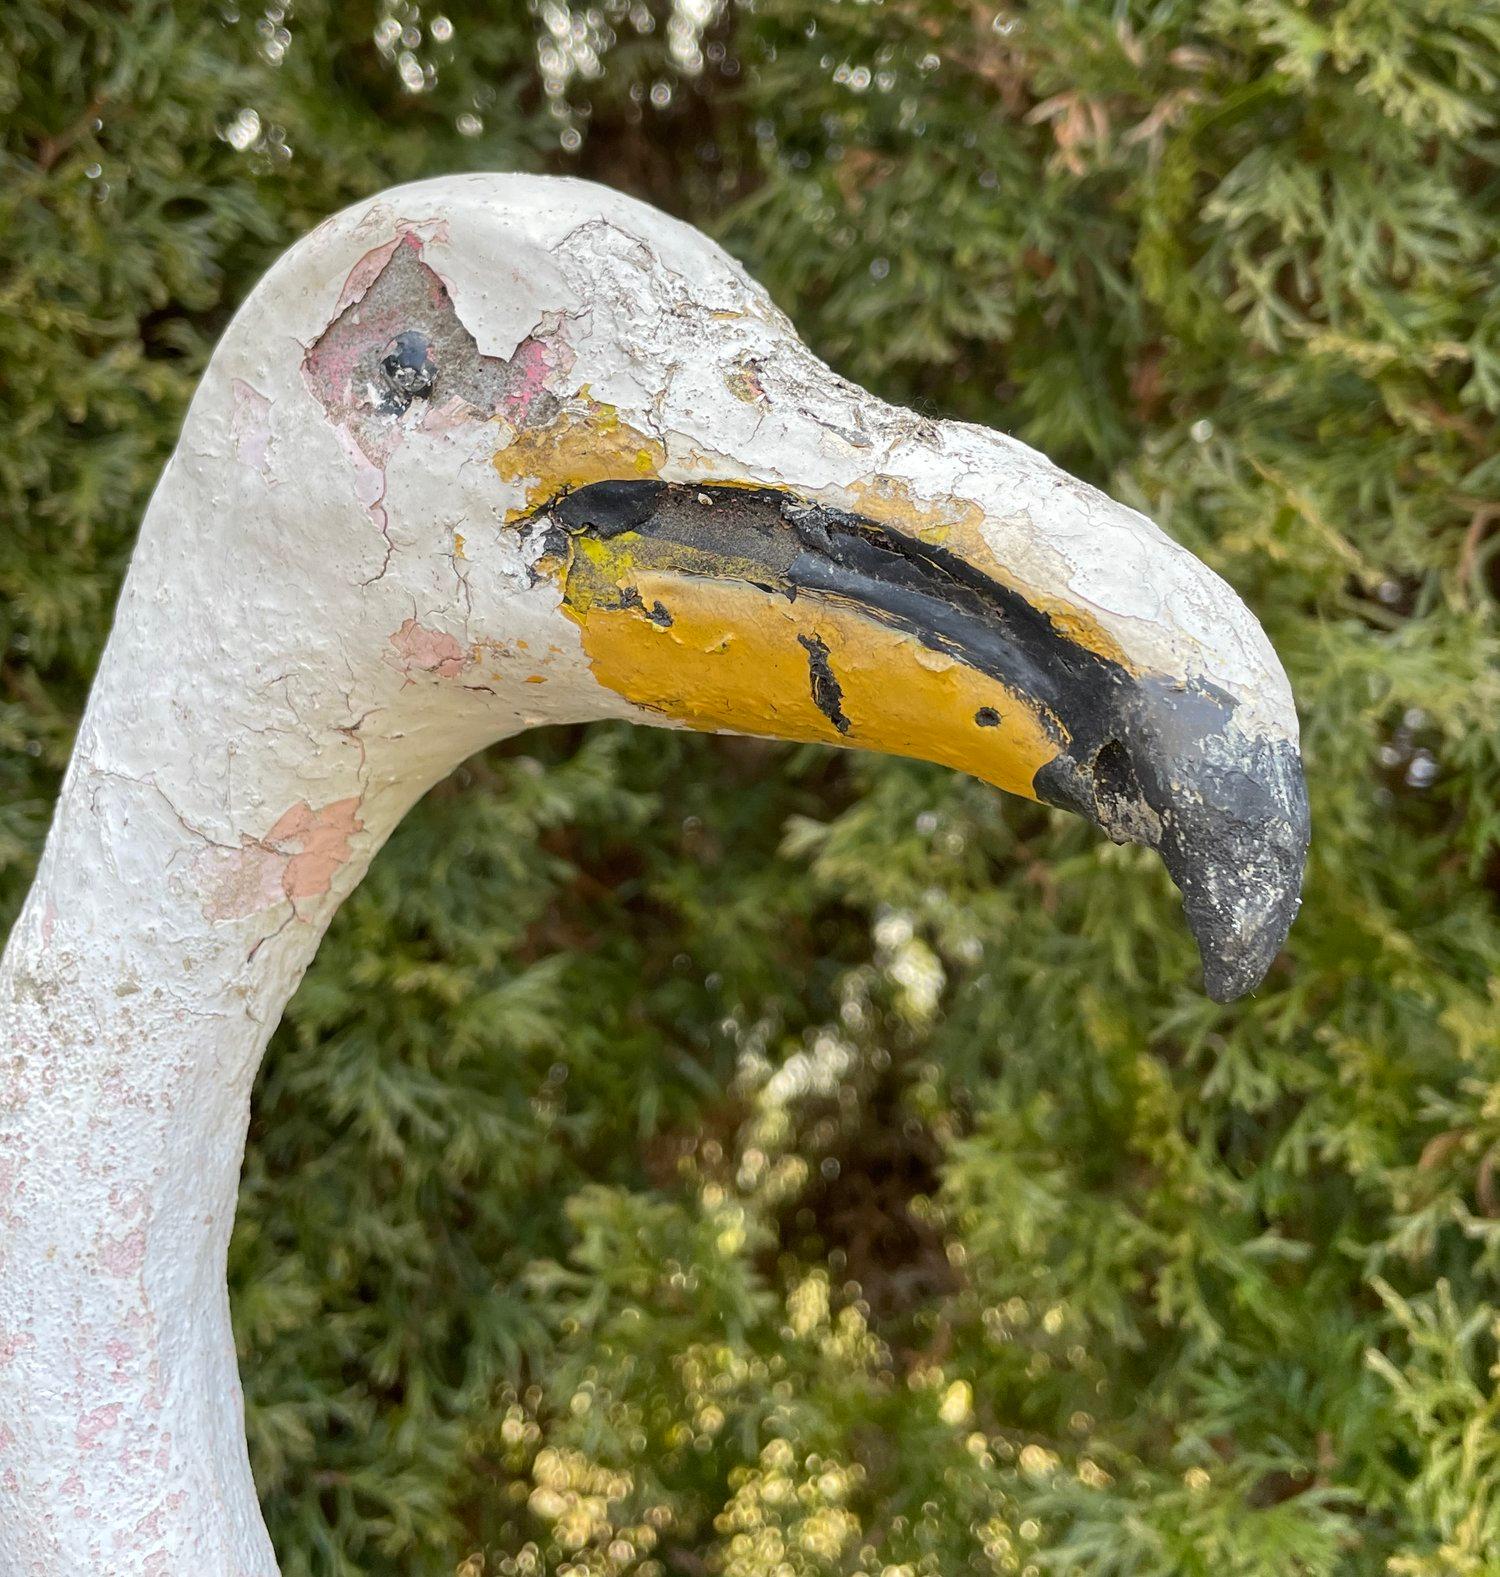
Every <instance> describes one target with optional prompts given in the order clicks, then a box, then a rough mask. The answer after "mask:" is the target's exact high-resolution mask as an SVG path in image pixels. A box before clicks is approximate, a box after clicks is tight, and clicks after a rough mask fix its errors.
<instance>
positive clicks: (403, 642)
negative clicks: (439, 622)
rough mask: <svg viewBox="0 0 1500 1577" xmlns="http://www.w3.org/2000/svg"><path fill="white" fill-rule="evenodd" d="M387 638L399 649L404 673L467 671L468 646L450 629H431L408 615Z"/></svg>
mask: <svg viewBox="0 0 1500 1577" xmlns="http://www.w3.org/2000/svg"><path fill="white" fill-rule="evenodd" d="M387 639H388V640H389V641H390V643H391V645H392V646H393V647H395V649H396V656H397V657H398V659H399V660H400V667H401V671H402V672H403V673H406V674H410V673H413V672H418V673H430V674H435V675H436V676H437V677H438V678H439V679H456V678H457V677H458V676H459V674H461V673H462V672H463V671H464V664H465V654H464V648H463V646H462V645H461V644H460V642H459V641H458V639H457V637H455V636H452V635H449V634H448V633H447V631H446V630H429V629H428V628H426V626H425V625H421V624H418V623H417V621H416V620H415V619H407V620H406V621H405V622H404V623H403V624H402V626H401V628H400V629H399V630H393V631H392V632H391V634H390V635H389V636H388V637H387Z"/></svg>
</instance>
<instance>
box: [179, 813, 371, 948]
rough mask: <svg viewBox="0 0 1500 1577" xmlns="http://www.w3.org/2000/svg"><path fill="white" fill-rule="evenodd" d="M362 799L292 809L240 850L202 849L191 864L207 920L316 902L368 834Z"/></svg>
mask: <svg viewBox="0 0 1500 1577" xmlns="http://www.w3.org/2000/svg"><path fill="white" fill-rule="evenodd" d="M364 825H365V824H364V822H363V821H361V820H360V817H359V798H358V796H353V797H351V798H349V799H340V800H334V801H333V802H332V803H331V804H329V805H324V806H322V807H321V808H320V809H318V810H314V809H313V807H312V806H311V805H309V804H308V803H307V802H306V801H305V800H303V801H300V802H299V803H297V804H296V805H293V806H292V807H291V809H290V810H287V811H285V812H284V813H283V814H282V815H281V816H280V817H279V818H278V819H277V821H276V824H275V825H274V826H273V827H272V828H271V830H270V831H269V832H268V833H267V834H266V835H265V837H263V838H260V839H258V840H256V841H255V842H253V843H246V844H245V845H244V847H243V848H239V849H221V848H212V849H204V850H203V851H202V852H201V853H200V854H199V855H198V856H197V858H196V859H195V860H194V862H193V872H194V875H195V876H196V877H197V878H198V880H199V882H200V883H201V885H202V889H203V892H204V897H203V914H204V917H205V918H206V919H209V920H214V921H220V920H243V919H244V918H246V917H247V916H248V915H252V914H259V913H260V912H261V911H262V910H264V909H269V908H271V907H273V906H274V905H276V904H279V903H284V902H286V901H287V900H288V899H290V900H291V901H293V902H295V901H296V900H297V899H299V898H317V897H320V896H321V895H322V894H324V893H326V892H327V891H328V890H329V888H330V887H331V886H332V885H333V878H334V875H335V873H336V872H337V871H338V869H339V867H340V866H341V865H343V864H344V863H345V862H346V861H347V860H348V858H349V856H350V854H351V853H352V852H353V851H352V848H351V846H350V840H351V839H352V838H353V837H354V835H355V834H356V833H357V832H362V831H363V830H364Z"/></svg>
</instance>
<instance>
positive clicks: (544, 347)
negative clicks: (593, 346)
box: [502, 339, 572, 427]
mask: <svg viewBox="0 0 1500 1577" xmlns="http://www.w3.org/2000/svg"><path fill="white" fill-rule="evenodd" d="M567 359H568V363H569V364H571V362H572V355H571V353H569V355H568V358H567ZM562 360H563V358H562V356H561V354H560V353H559V350H558V346H557V344H556V343H554V342H553V341H551V340H545V339H526V340H522V341H521V343H520V344H519V345H518V346H516V353H515V355H514V356H512V357H511V362H510V367H511V379H510V384H509V386H508V387H507V389H506V391H505V400H504V403H503V406H502V413H503V414H504V416H505V418H506V420H507V421H509V422H511V423H512V424H513V425H514V426H517V427H521V426H524V425H525V422H526V416H527V413H528V412H529V411H530V410H531V407H532V405H533V403H534V402H535V401H536V398H537V396H538V395H540V394H543V393H545V392H546V388H547V383H548V380H549V379H550V378H551V377H552V375H553V374H554V373H556V372H558V371H566V370H567V368H566V367H565V366H563V365H561V363H562Z"/></svg>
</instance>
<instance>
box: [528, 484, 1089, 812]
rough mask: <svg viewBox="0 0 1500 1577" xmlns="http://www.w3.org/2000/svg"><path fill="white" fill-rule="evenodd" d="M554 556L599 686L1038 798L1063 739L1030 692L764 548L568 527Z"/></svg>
mask: <svg viewBox="0 0 1500 1577" xmlns="http://www.w3.org/2000/svg"><path fill="white" fill-rule="evenodd" d="M703 496H706V495H703ZM750 545H751V546H753V545H754V544H750ZM725 546H726V547H727V546H729V545H728V544H725ZM542 565H543V567H544V568H545V569H546V571H547V572H548V573H550V574H552V575H553V576H554V577H555V578H556V579H557V581H558V583H559V585H560V587H561V590H562V603H563V607H564V609H565V611H566V612H567V613H568V615H569V616H570V617H571V618H572V619H573V620H574V621H575V622H576V623H577V625H578V627H579V630H580V631H581V633H582V639H583V646H584V650H585V651H586V652H587V654H588V657H589V660H590V663H591V665H592V668H593V671H594V673H595V675H596V676H597V678H598V679H599V681H600V683H601V684H604V685H606V686H607V687H608V688H609V689H611V690H613V691H615V692H616V693H617V694H619V695H621V696H623V697H625V699H627V700H629V701H632V702H634V703H635V704H636V705H638V706H642V707H645V708H647V709H649V710H650V711H652V712H656V713H659V714H660V715H661V716H662V718H663V719H664V720H668V719H670V720H671V721H673V722H676V723H679V724H682V725H684V726H686V727H688V728H695V729H701V730H705V731H708V732H734V733H741V734H756V735H762V736H765V737H768V738H772V739H789V740H804V741H815V742H818V743H823V744H830V745H848V746H854V747H858V748H861V749H867V750H877V751H883V752H886V753H888V754H892V755H901V756H913V757H917V758H919V759H921V760H924V761H935V762H941V763H942V764H944V765H946V766H950V767H956V768H958V769H959V770H961V771H964V772H969V773H972V774H973V775H974V776H976V777H979V778H983V779H984V780H986V781H987V782H989V783H992V784H994V785H995V786H996V787H998V788H1002V789H1005V790H1007V791H1008V792H1010V793H1012V794H1020V795H1024V796H1026V797H1027V798H1035V797H1036V796H1035V790H1034V788H1033V780H1034V779H1035V777H1036V774H1037V771H1038V770H1039V769H1040V768H1041V767H1043V766H1045V765H1046V763H1048V762H1049V761H1051V760H1053V758H1054V757H1056V756H1057V755H1058V753H1059V750H1060V749H1061V748H1062V746H1063V745H1064V744H1065V743H1066V737H1065V735H1062V734H1060V730H1059V725H1058V723H1057V721H1056V720H1055V719H1054V718H1052V717H1050V716H1048V715H1047V714H1046V712H1045V711H1044V709H1043V708H1041V707H1040V706H1038V704H1037V703H1036V702H1035V701H1034V700H1033V699H1031V698H1030V697H1028V696H1026V695H1024V694H1022V693H1020V691H1019V690H1017V689H1011V688H1007V687H1006V686H1004V685H1003V684H1001V683H999V682H998V681H997V680H996V679H995V678H994V677H992V676H991V675H988V674H985V673H981V672H978V671H976V670H975V669H974V668H972V667H970V666H968V665H967V664H965V663H963V662H961V661H959V660H957V659H955V658H954V657H952V656H949V655H947V654H946V653H944V652H942V651H939V650H934V649H933V648H932V647H931V646H929V645H927V644H924V642H923V641H922V640H921V639H919V638H918V636H917V635H916V634H913V633H911V632H910V631H907V630H904V629H900V628H894V627H892V626H891V625H890V624H889V623H888V622H882V620H880V619H878V618H876V617H872V616H871V615H870V613H868V612H866V611H864V610H863V609H862V607H861V605H860V604H859V602H858V601H857V600H855V599H854V598H852V597H845V596H841V595H836V594H824V593H820V592H817V591H811V590H806V589H802V590H795V591H794V590H793V589H792V588H790V587H788V586H787V585H786V584H785V582H784V580H783V578H782V577H781V576H778V575H776V574H774V572H771V571H770V570H769V567H768V565H767V563H766V562H765V559H764V556H763V555H762V554H759V553H756V554H754V555H753V556H751V555H747V554H745V553H741V552H736V551H728V552H725V551H716V550H715V549H714V548H710V547H707V546H702V545H697V544H693V543H690V542H681V541H666V540H662V539H661V538H658V537H654V536H650V535H646V534H643V533H641V532H639V531H633V530H625V531H619V532H616V533H615V534H613V535H610V536H608V537H606V538H600V537H597V536H592V535H588V534H583V533H578V534H574V533H569V534H568V535H567V536H566V537H565V538H561V539H558V540H555V541H554V544H553V546H552V549H551V551H549V554H548V555H547V556H546V557H545V558H544V559H543V560H542Z"/></svg>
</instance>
